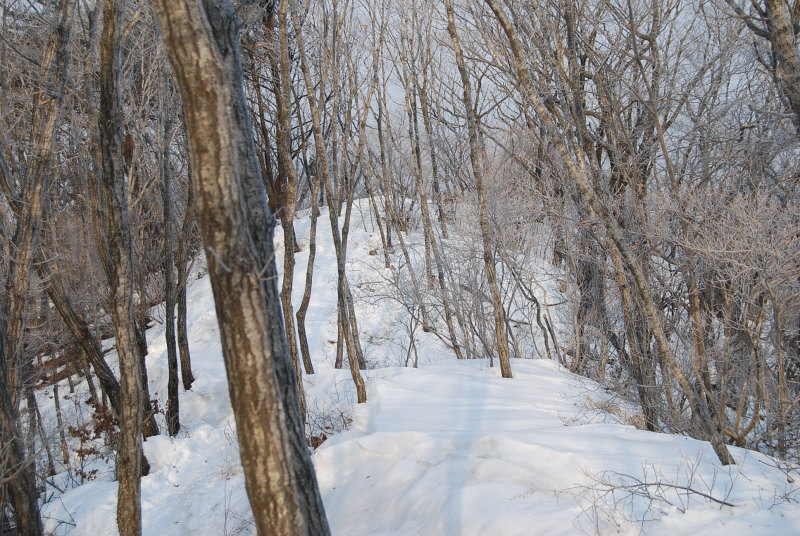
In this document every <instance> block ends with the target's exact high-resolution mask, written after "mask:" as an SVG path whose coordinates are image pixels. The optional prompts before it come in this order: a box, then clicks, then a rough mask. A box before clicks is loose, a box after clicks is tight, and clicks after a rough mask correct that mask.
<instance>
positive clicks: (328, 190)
mask: <svg viewBox="0 0 800 536" xmlns="http://www.w3.org/2000/svg"><path fill="white" fill-rule="evenodd" d="M292 25H293V27H294V31H295V35H296V36H297V46H298V52H299V54H300V67H301V70H302V71H303V78H304V79H305V83H306V90H307V92H308V105H309V108H310V109H311V120H312V125H313V129H314V140H315V145H316V150H317V158H318V159H319V162H320V165H319V170H320V174H321V177H320V180H321V181H322V184H323V186H324V188H325V197H326V199H327V201H328V217H329V219H330V223H331V234H332V235H333V246H334V250H335V251H336V271H337V296H338V307H339V314H340V315H341V316H342V324H343V329H342V330H341V331H342V335H343V337H344V342H345V345H346V346H347V355H348V361H349V362H350V374H351V375H352V377H353V383H355V385H356V396H357V398H358V403H359V404H361V403H363V402H366V401H367V389H366V386H365V385H364V379H363V378H362V377H361V373H360V371H359V369H358V359H357V354H356V350H355V347H354V344H355V343H354V340H353V334H352V324H351V323H350V322H349V319H348V318H347V316H348V315H349V312H350V307H349V306H348V303H347V296H348V290H347V277H346V275H345V267H344V263H345V257H344V246H343V244H342V236H341V234H340V233H339V218H338V213H337V208H338V207H337V206H336V202H335V198H334V196H333V189H332V187H331V182H330V175H329V172H328V158H327V153H326V151H325V145H324V142H323V138H322V125H321V118H320V110H319V107H318V106H317V100H316V98H315V97H314V84H313V82H312V81H311V74H310V73H309V71H308V62H307V61H306V56H305V50H304V48H303V35H302V32H301V28H300V21H299V19H298V15H297V8H296V6H295V5H294V2H292Z"/></svg>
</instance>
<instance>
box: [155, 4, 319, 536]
mask: <svg viewBox="0 0 800 536" xmlns="http://www.w3.org/2000/svg"><path fill="white" fill-rule="evenodd" d="M155 7H156V13H157V15H158V19H159V23H160V26H161V29H162V32H163V34H162V37H163V39H164V42H165V44H166V48H167V51H168V53H169V57H170V61H171V63H172V66H173V69H174V71H175V75H176V79H177V81H178V85H179V87H180V90H181V95H182V97H183V103H184V109H185V110H186V124H187V130H188V132H189V141H190V145H191V151H190V163H191V166H192V171H193V180H194V189H195V195H196V215H197V221H198V224H199V227H200V231H201V234H202V237H203V242H204V245H205V249H206V255H207V258H208V267H209V275H210V276H211V283H212V289H213V291H214V298H215V304H216V310H217V315H218V319H219V324H220V335H221V339H222V348H223V356H224V358H225V366H226V370H227V374H228V388H229V390H230V394H231V405H232V407H233V410H234V415H235V417H236V427H237V434H238V438H239V445H240V453H241V459H242V466H243V468H244V471H245V486H246V489H247V494H248V498H249V500H250V505H251V508H252V511H253V516H254V518H255V521H256V527H257V530H258V532H259V534H262V535H267V534H328V533H329V529H328V525H327V521H326V519H325V514H324V509H323V506H322V501H321V498H320V495H319V490H318V486H317V483H316V478H315V476H314V471H313V466H312V464H311V460H310V457H309V455H308V451H307V448H306V446H305V438H304V436H303V423H302V420H301V415H300V407H299V403H298V399H297V384H296V381H297V379H296V377H295V375H294V372H293V370H292V364H291V360H290V358H289V354H288V350H287V347H286V340H285V337H284V332H283V322H282V318H281V312H280V307H279V301H278V300H279V297H278V292H277V288H276V285H275V276H276V268H275V261H274V259H273V258H272V256H271V254H272V225H273V223H272V218H271V215H270V214H269V211H268V209H267V205H266V191H265V189H264V185H263V182H262V181H261V174H260V168H259V165H258V161H257V159H256V156H255V147H254V145H253V140H252V136H251V134H250V132H249V122H248V119H247V111H246V107H245V105H244V102H245V101H244V93H243V86H242V72H241V63H240V58H239V47H238V22H237V20H236V16H235V13H234V11H233V7H232V6H231V4H230V2H222V3H212V2H194V1H191V0H181V1H176V0H157V1H156V2H155Z"/></svg>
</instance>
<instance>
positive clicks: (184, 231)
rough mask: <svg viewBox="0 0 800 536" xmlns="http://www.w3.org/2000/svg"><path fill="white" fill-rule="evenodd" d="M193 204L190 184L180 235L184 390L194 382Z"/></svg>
mask: <svg viewBox="0 0 800 536" xmlns="http://www.w3.org/2000/svg"><path fill="white" fill-rule="evenodd" d="M192 205H194V192H193V191H192V185H191V184H189V186H188V188H187V194H186V208H185V209H184V210H185V212H184V214H183V223H182V225H181V234H180V235H179V237H178V256H177V259H176V263H177V265H178V281H177V285H178V300H177V301H178V303H177V305H178V351H179V352H180V361H181V383H182V384H183V390H184V391H188V390H189V389H191V388H192V384H193V383H194V375H193V374H192V357H191V354H190V353H189V330H188V329H187V328H186V314H187V311H186V287H187V285H188V277H189V276H188V273H187V267H188V265H189V263H190V260H189V258H188V257H189V239H190V237H191V233H192V222H193V218H192Z"/></svg>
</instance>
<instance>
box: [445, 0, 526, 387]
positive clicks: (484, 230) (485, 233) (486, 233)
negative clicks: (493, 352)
mask: <svg viewBox="0 0 800 536" xmlns="http://www.w3.org/2000/svg"><path fill="white" fill-rule="evenodd" d="M445 7H446V9H447V31H448V33H449V34H450V38H451V39H452V41H453V49H454V50H455V54H456V64H457V65H458V72H459V75H460V76H461V83H462V85H463V88H464V93H463V103H464V110H465V112H466V116H467V132H468V133H469V148H470V151H469V152H470V162H471V163H472V174H473V176H474V178H475V189H476V190H477V194H478V207H479V210H480V216H479V219H480V222H479V223H480V227H481V238H482V239H483V264H484V266H485V268H486V282H487V283H488V284H489V291H490V297H491V300H492V307H493V308H494V335H495V340H496V341H497V357H498V359H499V361H500V373H501V374H502V376H503V378H511V377H512V373H511V363H510V358H509V352H508V339H507V337H506V319H505V310H504V309H503V300H502V297H501V295H500V285H499V284H498V283H497V271H496V269H495V262H494V253H493V252H492V239H491V231H490V229H489V215H488V211H487V208H486V193H485V191H484V186H483V166H482V165H481V156H480V155H481V150H480V146H479V140H478V120H477V118H476V117H475V108H474V107H473V103H472V84H471V83H470V79H469V73H468V72H467V66H466V64H465V62H464V55H463V53H462V51H461V41H460V39H459V37H458V33H457V32H456V23H455V16H454V14H453V4H452V0H445Z"/></svg>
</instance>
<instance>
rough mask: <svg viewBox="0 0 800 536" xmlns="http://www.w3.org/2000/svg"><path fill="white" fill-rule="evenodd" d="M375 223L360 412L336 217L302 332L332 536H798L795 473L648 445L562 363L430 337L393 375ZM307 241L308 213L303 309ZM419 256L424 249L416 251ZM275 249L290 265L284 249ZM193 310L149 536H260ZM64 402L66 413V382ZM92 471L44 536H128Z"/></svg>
mask: <svg viewBox="0 0 800 536" xmlns="http://www.w3.org/2000/svg"><path fill="white" fill-rule="evenodd" d="M363 209H364V210H363V214H362V212H361V211H359V210H355V211H354V212H353V223H352V230H351V235H350V254H349V264H348V270H350V280H351V283H352V284H353V286H354V287H356V286H357V285H359V284H363V285H364V288H363V289H361V290H360V291H359V292H357V293H356V295H357V298H359V296H360V298H359V299H357V302H358V303H357V307H358V312H359V314H360V317H359V320H360V328H361V331H362V343H363V345H364V347H365V353H366V354H367V360H368V361H369V362H370V364H371V365H372V366H373V367H374V368H372V369H370V370H368V371H365V377H366V382H367V390H368V402H367V403H366V404H362V405H357V404H355V394H354V389H353V387H352V381H351V380H350V377H349V371H347V370H346V367H345V370H337V369H335V368H334V367H333V361H334V357H335V344H332V341H334V342H335V339H336V323H335V312H336V294H335V287H336V264H335V261H334V254H333V246H332V242H331V239H330V229H329V227H328V218H327V214H325V213H324V212H323V214H322V215H321V216H320V218H319V229H318V235H317V236H318V241H319V242H318V247H317V261H316V272H315V275H314V292H313V294H312V301H311V308H310V310H309V314H308V320H307V330H308V333H309V336H310V337H311V339H310V341H309V342H310V345H311V352H312V356H313V360H314V366H315V369H316V373H315V374H314V375H311V376H306V377H305V378H304V382H305V388H306V392H307V397H308V405H309V409H310V412H311V425H312V432H311V433H313V434H315V435H318V434H321V433H325V435H326V436H327V437H328V439H327V440H326V441H325V442H324V443H323V444H322V445H321V446H320V447H319V448H318V449H316V451H315V452H314V453H313V456H312V457H313V461H314V464H315V467H316V471H317V478H318V480H319V485H320V489H321V491H322V495H323V500H324V503H325V508H326V512H327V515H328V520H329V522H330V525H331V529H332V531H333V533H334V534H340V535H347V536H356V535H362V534H363V535H367V534H369V535H415V534H424V535H458V534H463V535H493V534H497V535H501V534H502V535H515V534H520V535H522V534H576V533H578V534H580V533H587V534H595V533H600V534H640V533H645V534H653V535H661V534H665V535H666V534H669V535H675V534H696V533H702V534H712V535H713V534H719V535H723V534H724V535H725V536H731V535H736V534H747V535H751V534H798V533H800V508H797V507H796V505H795V504H794V503H795V502H796V501H797V500H798V498H800V493H798V491H797V490H798V489H800V488H798V484H797V481H798V478H799V477H800V475H798V473H797V472H796V471H794V472H791V471H789V470H788V469H782V467H781V464H779V463H778V462H777V461H776V460H774V459H771V458H768V457H766V456H762V455H760V454H757V453H754V452H750V451H745V450H742V449H736V448H732V452H733V455H734V457H735V458H736V461H737V462H738V464H737V465H736V466H731V467H723V466H720V465H719V463H718V462H717V460H716V457H715V456H714V453H713V451H712V450H711V448H710V446H709V445H708V444H707V443H704V442H701V441H697V440H694V439H690V438H687V437H683V436H677V435H665V434H654V433H650V432H646V431H642V430H638V429H636V428H635V427H634V426H632V425H631V424H630V421H631V419H630V418H629V416H630V415H631V413H632V411H631V408H630V407H629V406H628V405H627V404H626V403H624V402H623V401H619V400H616V399H615V398H614V397H613V396H612V395H611V394H610V393H608V392H606V391H605V390H604V389H603V388H602V387H601V386H599V385H597V384H595V383H593V382H591V381H589V380H586V379H584V378H580V377H578V376H574V375H572V374H570V373H568V372H567V371H565V370H564V369H563V368H562V367H560V366H559V365H558V364H557V363H555V362H553V361H547V360H513V361H512V369H513V371H514V378H512V379H503V378H501V377H500V374H499V370H498V369H497V368H491V367H490V366H489V363H488V361H487V360H470V361H457V360H456V359H455V358H454V357H453V356H452V355H451V353H450V352H449V351H448V350H447V349H446V348H445V347H444V346H443V345H442V344H441V343H440V342H439V340H438V339H437V338H436V337H435V336H434V335H432V334H426V333H422V332H418V333H416V334H415V336H416V337H417V346H418V349H419V351H420V367H419V368H416V369H415V368H405V367H401V366H397V365H398V364H402V362H403V357H404V351H403V350H402V349H401V348H399V347H398V340H401V339H402V337H400V338H399V339H398V337H397V336H395V337H393V336H392V335H393V334H394V335H397V333H399V332H401V331H402V329H404V328H401V327H399V326H398V325H397V324H395V321H396V319H397V318H400V316H401V314H402V311H401V310H399V309H398V306H397V304H392V303H389V302H388V301H385V300H384V301H375V300H366V299H364V296H365V295H366V294H368V292H369V289H370V288H371V287H374V286H375V285H376V283H374V282H375V281H379V280H380V279H381V277H374V276H375V275H376V274H378V275H380V274H381V273H383V274H384V275H386V273H388V272H381V270H387V269H385V268H383V263H382V257H380V256H372V257H371V256H369V255H368V251H369V250H371V249H374V248H375V247H378V246H379V245H380V243H379V239H378V235H377V230H374V229H373V228H372V223H371V221H370V220H369V213H368V210H367V209H368V205H367V204H366V203H365V204H364V205H363ZM308 229H309V220H308V218H307V216H306V217H303V216H302V214H301V217H300V219H299V220H298V222H297V235H298V237H299V241H300V243H301V245H302V246H303V251H302V252H301V253H299V254H298V256H297V268H296V271H297V275H296V280H295V294H294V303H295V306H297V305H298V304H299V303H300V298H301V296H302V291H303V279H304V275H305V264H306V259H307V247H306V244H307V236H308ZM415 240H416V244H417V245H419V243H420V242H421V240H420V238H419V237H418V236H416V238H414V235H413V233H412V234H411V235H410V236H409V238H408V241H409V243H410V244H412V245H414V243H415ZM276 247H277V249H278V250H279V252H280V251H282V243H281V237H280V236H279V237H277V240H276ZM281 260H282V259H281V256H280V253H279V255H278V265H279V266H281ZM200 270H201V271H200V273H202V267H201V268H200ZM367 282H368V283H367ZM188 302H189V303H188V305H189V316H190V318H189V326H190V343H191V350H192V364H193V370H194V373H195V377H196V382H195V384H194V386H193V388H192V390H191V391H189V392H183V391H182V392H181V399H180V412H181V415H180V418H181V425H182V429H181V432H180V433H179V434H178V436H177V437H175V438H169V437H167V436H166V435H161V436H157V437H153V438H150V439H148V440H147V441H146V442H145V454H146V456H147V458H148V460H149V462H150V464H151V472H150V475H148V476H147V477H145V478H143V479H142V512H143V513H142V519H143V533H144V534H146V535H162V534H169V535H173V534H175V535H196V534H209V535H218V534H225V535H228V534H231V535H232V534H254V533H255V528H254V526H253V523H252V518H251V514H250V510H249V504H248V502H247V497H246V494H245V491H244V476H243V474H242V470H241V466H240V463H239V458H238V452H237V441H236V433H235V422H234V419H233V415H232V412H231V409H230V403H229V398H228V389H227V381H226V377H225V369H224V365H223V361H222V356H221V350H220V343H219V332H218V327H217V322H216V316H215V313H214V303H213V297H212V295H211V289H210V284H209V281H208V278H207V277H202V278H200V279H196V280H195V281H194V282H193V283H192V285H191V287H190V289H189V298H188ZM163 332H164V328H163V326H162V325H158V326H156V327H155V328H153V329H152V330H151V331H150V332H149V333H148V340H149V342H150V346H149V350H150V353H149V356H148V358H147V364H148V372H149V374H150V392H151V396H152V397H154V398H158V399H159V400H160V401H161V405H162V406H163V405H164V402H163V401H164V399H165V397H166V382H167V370H166V349H165V345H164V333H163ZM406 337H407V335H406ZM112 355H113V354H112ZM60 389H61V393H60V394H61V396H65V393H67V392H68V387H67V383H66V381H63V382H61V384H60ZM78 389H79V391H78V393H76V394H74V395H66V398H68V400H69V401H71V402H69V403H64V402H62V406H64V407H65V408H66V409H65V411H66V413H67V418H69V419H78V418H83V419H84V420H88V410H87V409H86V408H85V406H82V404H81V403H80V400H81V397H83V398H86V396H85V389H86V388H85V385H83V386H79V387H78ZM81 389H83V391H81ZM51 397H52V389H46V390H43V391H42V392H41V394H40V404H41V408H42V412H43V414H44V417H45V419H46V421H47V422H49V423H53V422H54V421H55V416H54V415H55V414H54V410H53V401H52V398H51ZM159 417H160V418H161V419H162V421H161V424H162V430H163V429H164V428H165V427H164V426H163V416H159ZM52 429H55V428H52ZM162 433H164V434H165V432H162ZM53 436H54V437H55V434H53ZM73 463H76V464H77V459H76V458H74V457H73ZM84 465H85V468H84V469H85V470H86V471H87V472H88V471H89V470H91V469H96V470H97V473H96V475H95V477H94V479H92V480H90V481H86V482H84V483H82V484H81V482H80V479H79V478H77V477H76V476H75V475H74V473H73V474H72V475H71V474H69V473H67V472H64V473H61V474H59V475H57V476H56V477H54V478H53V479H52V484H51V485H48V487H47V491H46V494H45V498H44V504H43V505H42V511H43V516H44V518H45V519H44V520H45V524H46V530H47V531H48V532H50V533H54V534H59V535H61V534H69V535H76V536H77V535H97V534H100V535H106V534H108V535H113V534H116V533H117V529H116V520H115V509H116V483H115V482H114V479H113V460H110V459H108V456H106V458H105V459H103V457H101V456H94V457H92V458H91V459H87V460H84ZM790 480H793V481H790ZM642 483H645V484H651V485H646V486H643V485H638V486H637V484H642ZM656 484H658V485H656ZM55 486H58V488H56V487H55ZM59 488H60V489H59ZM682 488H691V489H692V490H693V491H692V492H688V491H686V490H684V489H682ZM62 490H63V492H62ZM645 491H646V492H648V493H647V494H644V493H642V492H645ZM701 494H705V495H708V496H710V497H713V498H714V499H716V500H717V501H724V502H725V503H729V504H732V505H733V506H725V505H722V504H720V503H719V502H716V501H714V500H709V499H707V498H705V497H703V496H702V495H701Z"/></svg>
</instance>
